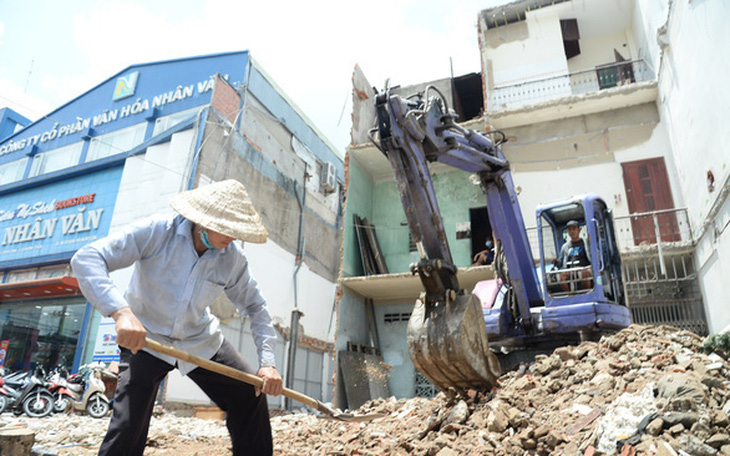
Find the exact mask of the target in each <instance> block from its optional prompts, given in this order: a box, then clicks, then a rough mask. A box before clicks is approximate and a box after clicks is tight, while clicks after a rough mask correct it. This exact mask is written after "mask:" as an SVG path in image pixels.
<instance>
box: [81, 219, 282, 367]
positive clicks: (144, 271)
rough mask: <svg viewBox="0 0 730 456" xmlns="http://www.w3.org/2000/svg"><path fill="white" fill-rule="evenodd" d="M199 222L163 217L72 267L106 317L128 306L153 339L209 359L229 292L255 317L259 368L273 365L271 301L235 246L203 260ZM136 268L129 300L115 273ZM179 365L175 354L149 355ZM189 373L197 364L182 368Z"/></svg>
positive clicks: (92, 249)
mask: <svg viewBox="0 0 730 456" xmlns="http://www.w3.org/2000/svg"><path fill="white" fill-rule="evenodd" d="M192 229H193V224H192V223H191V222H190V221H189V220H187V219H185V218H184V217H182V216H181V215H167V216H156V217H152V218H148V219H145V220H142V221H140V222H138V223H135V224H133V225H130V226H128V227H126V228H124V229H122V230H120V231H118V232H116V233H114V234H111V235H110V236H108V237H106V238H103V239H99V240H97V241H95V242H93V243H91V244H89V245H87V246H84V247H82V248H81V249H79V250H78V252H76V254H75V255H74V257H73V258H72V259H71V266H72V268H73V271H74V273H75V275H76V278H77V279H78V281H79V288H81V291H82V292H83V294H84V296H85V297H86V299H88V300H89V302H91V304H92V305H93V306H94V307H96V308H97V309H98V310H99V312H101V313H102V315H104V316H109V315H111V314H112V313H113V312H115V311H117V310H119V309H121V308H123V307H127V306H129V307H130V308H131V310H132V311H133V312H134V314H135V315H136V316H137V318H138V319H139V321H140V322H141V323H142V325H143V326H144V327H145V329H146V330H147V335H148V337H149V338H151V339H154V340H157V341H159V342H161V343H164V344H167V345H171V346H173V347H175V348H178V349H180V350H184V351H186V352H189V353H192V354H194V355H197V356H201V357H203V358H206V359H210V358H211V357H212V356H213V355H214V354H215V353H216V352H217V351H218V349H219V348H220V347H221V344H222V343H223V335H222V333H221V331H220V328H219V323H218V319H217V318H216V317H215V316H214V315H213V314H212V313H211V311H210V307H209V305H210V304H211V303H213V301H215V300H216V298H218V297H219V296H220V294H221V293H225V294H226V296H227V297H228V299H230V300H231V302H232V303H233V304H234V305H235V306H236V308H237V309H238V311H239V313H240V314H241V315H243V316H246V315H247V316H248V317H249V318H250V322H251V332H252V333H253V338H254V342H255V344H256V348H257V352H258V357H259V365H260V366H274V365H275V358H274V346H275V344H276V332H275V329H274V327H273V325H272V324H271V316H270V315H269V312H268V310H267V307H266V300H265V299H264V297H263V296H262V294H261V292H260V291H259V288H258V285H257V283H256V281H255V280H254V279H253V277H252V276H251V273H250V271H249V267H248V261H247V260H246V257H245V256H244V254H243V252H242V250H241V248H240V247H239V246H238V245H237V243H236V242H232V243H231V244H229V245H228V246H227V247H225V248H223V249H208V250H207V251H206V252H205V253H203V255H201V256H199V255H198V253H197V252H196V251H195V246H194V244H193V233H192ZM132 265H134V271H133V273H132V278H131V280H130V282H129V285H128V287H127V290H126V292H125V293H124V294H123V295H122V293H121V292H120V291H119V289H118V288H117V287H116V286H115V285H114V283H113V282H112V280H111V279H110V277H109V272H111V271H114V270H117V269H122V268H125V267H128V266H132ZM150 353H151V354H153V355H154V356H156V357H158V358H160V359H163V360H165V361H167V362H168V363H170V364H172V365H174V364H175V362H176V360H175V359H174V358H172V357H170V356H167V355H162V354H159V353H156V352H152V351H150ZM178 367H179V369H180V371H181V372H182V373H183V374H186V373H188V372H190V371H191V370H193V369H194V368H195V366H194V365H193V364H190V363H186V362H182V361H180V362H178Z"/></svg>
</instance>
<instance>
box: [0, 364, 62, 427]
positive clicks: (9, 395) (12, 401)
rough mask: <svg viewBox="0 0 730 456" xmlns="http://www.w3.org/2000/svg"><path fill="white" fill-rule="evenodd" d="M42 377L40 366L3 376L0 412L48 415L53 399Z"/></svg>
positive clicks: (0, 387) (51, 409) (34, 416)
mask: <svg viewBox="0 0 730 456" xmlns="http://www.w3.org/2000/svg"><path fill="white" fill-rule="evenodd" d="M44 377H45V374H44V372H43V368H42V367H38V368H36V369H35V370H34V371H28V372H16V373H14V374H11V375H8V376H6V377H4V378H3V379H2V383H1V384H0V413H2V412H4V411H5V410H11V411H12V412H13V413H14V414H15V415H17V416H19V415H22V414H23V413H25V414H26V415H28V416H29V417H32V418H42V417H45V416H48V415H50V414H51V412H53V403H54V401H53V396H52V395H51V393H50V392H49V391H48V389H46V382H45V381H44V380H43V378H44Z"/></svg>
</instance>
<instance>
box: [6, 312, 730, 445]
mask: <svg viewBox="0 0 730 456" xmlns="http://www.w3.org/2000/svg"><path fill="white" fill-rule="evenodd" d="M701 347H702V338H701V337H699V336H697V335H695V334H693V333H690V332H687V331H681V330H678V329H676V328H672V327H668V326H659V327H651V326H639V325H632V326H631V327H629V328H627V329H625V330H623V331H620V332H618V333H616V334H614V335H612V336H610V337H604V338H602V339H601V340H600V341H599V342H583V343H582V344H580V345H579V346H575V347H562V348H560V349H557V350H556V351H555V352H554V353H553V354H552V355H550V356H541V357H538V358H537V359H536V360H535V361H534V362H533V363H532V364H530V365H526V366H523V368H521V369H517V370H515V371H513V372H509V373H507V374H505V375H503V376H502V377H501V378H500V387H498V388H494V389H493V390H492V391H486V392H471V393H470V394H469V395H468V397H467V398H462V399H461V400H453V399H450V398H449V397H447V396H446V395H444V394H439V395H438V396H436V397H435V398H433V399H424V398H413V399H401V400H396V399H395V398H389V399H378V400H374V401H370V402H368V403H366V404H365V405H363V406H362V407H361V408H360V409H359V410H357V411H356V413H362V414H366V413H385V414H387V416H386V417H384V418H381V419H378V420H375V421H373V422H369V423H343V422H337V421H332V420H324V419H320V418H318V417H317V416H315V415H312V414H304V413H298V414H287V415H280V416H275V417H273V418H272V430H273V433H274V444H275V454H276V455H279V456H285V455H291V456H294V455H297V456H299V455H322V456H350V455H363V456H365V455H368V456H378V455H415V456H453V455H493V456H518V455H519V456H523V455H566V456H602V455H639V456H643V455H667V456H669V455H708V456H709V455H730V424H729V421H730V420H728V412H729V411H730V366H729V365H728V363H727V361H726V360H724V359H722V358H720V359H718V358H717V357H709V356H708V355H706V354H703V353H702V348H701ZM718 363H719V367H718V366H717V364H718ZM708 366H710V368H708ZM7 416H8V414H5V415H2V416H0V426H2V425H3V421H7V420H8V418H6V417H7ZM81 418H82V417H73V416H71V417H68V416H60V417H59V416H56V417H50V418H47V419H42V420H35V421H34V422H35V423H40V426H38V427H37V428H34V431H36V432H37V436H36V444H37V445H39V444H40V445H41V446H43V445H46V447H51V446H52V445H62V444H64V443H66V444H68V443H75V444H84V443H85V442H95V443H98V442H99V441H100V440H101V438H102V436H103V433H104V429H105V427H106V424H107V422H108V420H93V419H88V418H86V421H84V424H83V425H80V424H77V422H76V421H74V419H81ZM12 419H13V420H20V419H22V418H12ZM181 420H190V421H181ZM27 421H28V422H29V423H30V422H31V421H33V420H30V419H27ZM89 423H91V424H94V423H98V424H97V427H98V429H97V427H94V426H91V425H89ZM152 423H153V424H152V428H151V431H150V437H149V438H150V441H151V442H153V443H154V442H158V447H159V446H160V442H163V441H164V439H166V438H167V439H169V438H170V436H172V437H176V438H188V439H196V438H198V437H199V436H206V437H208V438H209V437H211V436H221V437H222V438H225V436H226V430H225V425H224V423H223V422H222V421H203V420H197V419H195V418H186V419H183V418H178V417H175V416H174V415H172V414H170V413H165V414H163V415H162V416H161V417H156V418H155V419H153V420H152ZM28 425H29V426H30V424H28ZM196 426H199V427H196ZM78 454H82V453H78ZM155 454H156V453H155ZM179 454H180V453H178V455H179ZM201 454H203V453H201ZM221 454H230V453H225V452H224V453H221Z"/></svg>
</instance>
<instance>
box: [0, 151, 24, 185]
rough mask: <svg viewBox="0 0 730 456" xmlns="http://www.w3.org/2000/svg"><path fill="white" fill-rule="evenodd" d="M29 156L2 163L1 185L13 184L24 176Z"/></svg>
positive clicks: (0, 166)
mask: <svg viewBox="0 0 730 456" xmlns="http://www.w3.org/2000/svg"><path fill="white" fill-rule="evenodd" d="M27 164H28V158H27V157H26V158H21V159H20V160H15V161H11V162H9V163H5V164H4V165H0V185H5V184H11V183H13V182H17V181H19V180H20V179H22V178H23V174H24V173H25V167H26V165H27Z"/></svg>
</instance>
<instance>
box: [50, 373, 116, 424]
mask: <svg viewBox="0 0 730 456" xmlns="http://www.w3.org/2000/svg"><path fill="white" fill-rule="evenodd" d="M104 370H105V368H104V367H103V366H101V365H98V364H91V365H85V366H82V367H81V368H80V369H79V372H78V373H77V374H75V375H71V376H68V377H66V376H64V375H63V373H64V371H65V369H57V370H56V372H55V373H54V375H53V376H52V377H51V378H50V379H49V383H51V384H52V385H54V390H55V404H54V410H55V411H56V412H65V411H70V410H75V411H83V412H86V414H88V415H89V416H91V417H92V418H103V417H104V416H106V414H107V413H109V410H110V408H111V403H110V401H109V398H107V397H106V395H105V394H104V392H105V391H106V385H105V384H104V381H103V380H102V378H101V377H102V372H103V371H104Z"/></svg>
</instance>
